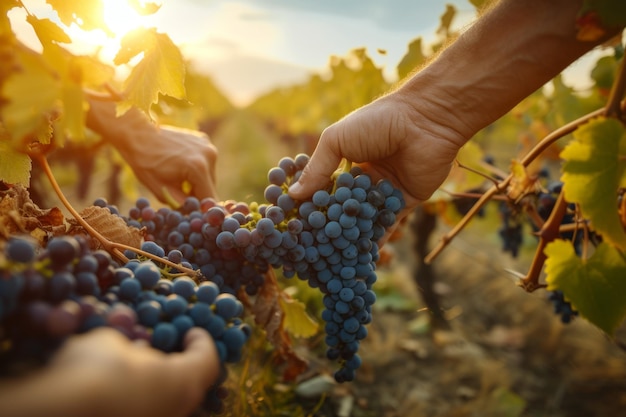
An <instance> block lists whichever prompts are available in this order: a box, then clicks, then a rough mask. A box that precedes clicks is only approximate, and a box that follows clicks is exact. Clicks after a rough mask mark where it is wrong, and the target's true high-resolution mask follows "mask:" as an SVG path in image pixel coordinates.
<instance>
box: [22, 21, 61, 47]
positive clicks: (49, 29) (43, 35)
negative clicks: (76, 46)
mask: <svg viewBox="0 0 626 417" xmlns="http://www.w3.org/2000/svg"><path fill="white" fill-rule="evenodd" d="M26 21H27V22H28V23H30V25H31V26H32V27H33V29H34V30H35V33H36V34H37V38H39V41H40V42H41V43H42V44H43V45H46V44H48V43H50V42H63V43H70V42H72V40H71V39H70V37H69V36H67V33H65V31H63V29H61V28H60V27H59V26H58V25H57V24H56V23H54V22H53V21H52V20H50V19H37V18H36V17H35V16H33V15H32V14H29V15H28V16H26Z"/></svg>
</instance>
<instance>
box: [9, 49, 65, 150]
mask: <svg viewBox="0 0 626 417" xmlns="http://www.w3.org/2000/svg"><path fill="white" fill-rule="evenodd" d="M18 54H19V55H18V61H19V66H20V70H19V71H17V72H15V73H13V74H11V75H10V76H9V77H8V78H7V79H6V81H5V82H4V84H3V86H2V97H3V98H4V99H6V100H7V102H8V103H7V104H6V105H5V106H3V107H2V109H1V113H2V120H3V121H4V125H5V128H6V130H7V131H8V132H9V134H10V135H11V138H12V139H13V140H14V141H22V140H24V138H26V137H29V136H32V135H33V134H34V133H35V132H38V131H40V129H41V128H42V125H47V124H48V123H49V117H50V115H51V114H52V113H54V112H55V110H57V109H58V108H59V106H60V99H61V88H60V84H59V82H58V80H57V79H56V78H55V77H54V75H53V74H52V73H50V72H49V71H48V70H47V67H46V65H45V64H44V62H43V61H42V59H41V57H40V56H39V55H36V54H33V53H29V52H26V51H21V50H20V51H19V52H18Z"/></svg>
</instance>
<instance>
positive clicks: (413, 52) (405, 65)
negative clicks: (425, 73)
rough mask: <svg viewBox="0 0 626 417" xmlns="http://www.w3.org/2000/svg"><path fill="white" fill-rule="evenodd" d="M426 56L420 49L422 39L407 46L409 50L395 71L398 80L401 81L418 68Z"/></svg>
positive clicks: (415, 40) (417, 39)
mask: <svg viewBox="0 0 626 417" xmlns="http://www.w3.org/2000/svg"><path fill="white" fill-rule="evenodd" d="M426 58H427V57H426V55H424V51H423V48H422V38H416V39H414V40H413V41H412V42H411V43H410V44H409V50H408V51H407V53H406V54H405V55H404V56H403V57H402V60H401V61H400V63H399V64H398V67H397V68H396V71H397V72H398V79H400V80H402V79H404V78H405V77H406V76H407V75H409V74H410V73H411V72H413V71H414V70H415V68H418V67H419V66H420V65H422V64H423V63H424V62H425V61H426Z"/></svg>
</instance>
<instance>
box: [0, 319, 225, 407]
mask: <svg viewBox="0 0 626 417" xmlns="http://www.w3.org/2000/svg"><path fill="white" fill-rule="evenodd" d="M218 372H219V359H218V356H217V352H216V349H215V345H214V344H213V341H212V340H211V337H210V336H209V334H208V333H207V332H206V331H205V330H202V329H199V328H192V329H191V330H189V332H188V333H187V335H186V336H185V340H184V349H183V351H182V352H180V353H169V354H166V353H163V352H161V351H158V350H156V349H153V348H151V347H149V346H147V345H146V344H145V342H144V343H143V344H141V343H137V342H133V341H130V340H128V339H127V338H126V337H125V336H123V335H122V334H120V333H119V332H118V331H117V330H114V329H108V328H102V329H97V330H93V331H90V332H88V333H87V334H84V335H78V336H73V337H72V338H70V339H69V340H68V341H67V342H66V343H65V345H64V346H63V347H62V348H61V349H60V350H59V351H58V352H57V353H56V355H55V356H54V357H53V359H52V360H51V362H50V363H49V364H48V366H46V368H44V369H42V370H41V371H39V372H37V373H35V374H32V375H29V376H26V377H24V379H18V380H17V381H15V380H10V381H7V382H6V383H0V387H2V390H0V410H3V412H2V414H3V415H12V416H31V415H46V416H48V417H56V416H59V417H61V416H63V417H73V416H86V415H89V416H92V417H100V416H102V417H105V416H106V417H110V416H116V417H126V416H128V417H137V416H150V417H160V416H162V417H184V416H188V415H189V414H190V413H191V412H192V411H193V410H194V409H195V408H196V407H197V406H198V405H199V404H200V402H201V401H202V399H203V397H204V394H205V393H206V391H207V390H208V389H209V387H210V386H211V385H212V384H213V383H214V382H215V380H216V379H217V376H218ZM0 382H2V381H0ZM5 385H6V386H5Z"/></svg>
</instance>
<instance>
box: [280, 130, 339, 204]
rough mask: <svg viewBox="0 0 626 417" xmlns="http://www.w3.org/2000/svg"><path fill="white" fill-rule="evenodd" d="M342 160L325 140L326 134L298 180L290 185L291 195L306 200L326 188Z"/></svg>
mask: <svg viewBox="0 0 626 417" xmlns="http://www.w3.org/2000/svg"><path fill="white" fill-rule="evenodd" d="M340 162H341V155H339V153H338V152H336V151H335V149H333V147H332V146H330V145H329V144H328V141H327V140H324V135H323V134H322V137H321V138H320V141H319V142H318V144H317V147H316V148H315V151H314V152H313V155H312V156H311V159H310V160H309V162H308V163H307V164H306V166H305V167H304V169H303V170H302V175H300V178H299V179H298V181H297V182H295V183H294V184H292V185H291V186H290V187H289V196H290V197H291V198H293V199H296V200H305V199H307V198H308V197H311V196H312V195H313V193H315V192H316V191H318V190H321V189H324V188H326V186H327V185H328V182H329V181H330V178H331V176H332V174H333V172H335V170H336V169H337V167H338V166H339V163H340Z"/></svg>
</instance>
